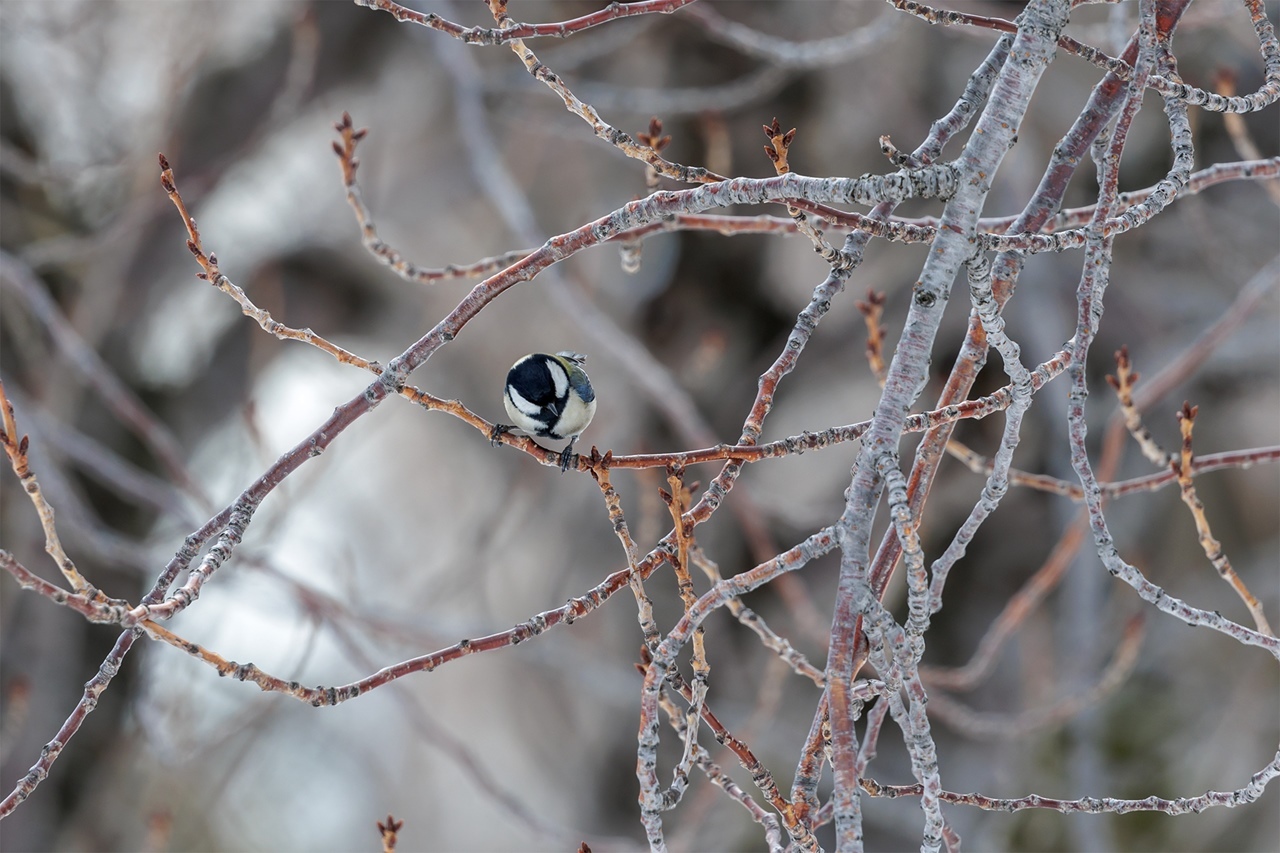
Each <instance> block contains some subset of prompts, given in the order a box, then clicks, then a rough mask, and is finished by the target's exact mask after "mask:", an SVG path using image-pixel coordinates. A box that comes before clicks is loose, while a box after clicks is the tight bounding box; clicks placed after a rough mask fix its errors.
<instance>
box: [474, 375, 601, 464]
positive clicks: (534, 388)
mask: <svg viewBox="0 0 1280 853" xmlns="http://www.w3.org/2000/svg"><path fill="white" fill-rule="evenodd" d="M586 360H587V357H586V356H585V355H581V354H580V353H576V352H568V351H565V352H558V353H556V354H555V355H548V354H547V353H545V352H535V353H530V354H529V355H526V356H525V357H524V358H522V359H520V360H519V361H517V362H516V363H515V364H513V365H511V370H509V371H507V387H506V390H505V391H504V392H503V395H502V403H503V405H504V406H506V409H507V414H508V415H510V416H511V420H513V421H514V422H515V423H513V424H495V425H494V427H493V432H492V433H490V434H489V439H490V441H492V442H493V443H494V444H495V445H496V444H497V443H498V437H499V436H501V435H502V434H503V433H504V432H511V431H512V429H519V430H521V431H523V432H526V433H528V434H529V435H538V436H544V437H546V438H553V439H556V440H557V441H558V440H560V439H565V438H567V439H569V443H568V444H567V445H565V448H564V450H562V451H561V452H560V470H561V472H564V471H567V470H569V460H570V459H571V458H572V456H573V445H574V443H575V442H577V440H578V436H579V435H580V434H581V433H582V431H583V430H584V429H586V428H587V424H589V423H591V418H593V417H594V416H595V413H596V392H595V389H594V388H592V387H591V379H590V378H588V377H587V372H586V371H585V370H583V369H582V364H583V362H585V361H586Z"/></svg>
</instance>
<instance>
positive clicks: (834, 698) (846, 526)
mask: <svg viewBox="0 0 1280 853" xmlns="http://www.w3.org/2000/svg"><path fill="white" fill-rule="evenodd" d="M1068 12H1069V3H1067V2H1063V0H1052V1H1051V0H1036V2H1032V3H1030V4H1028V6H1027V7H1026V9H1025V11H1024V12H1023V13H1022V15H1021V16H1020V17H1019V28H1018V34H1017V36H1016V37H1015V39H1014V44H1013V46H1012V48H1011V49H1010V53H1009V56H1010V59H1009V60H1008V61H1007V62H1006V63H1005V64H1004V66H1003V67H1002V69H1001V71H1000V74H999V76H998V78H997V79H996V83H995V89H994V92H993V96H992V98H991V99H990V100H989V101H988V102H987V107H986V109H985V110H984V111H983V114H982V116H981V117H980V118H979V119H978V123H977V126H976V127H975V128H974V133H973V135H972V137H971V138H970V140H969V143H968V145H966V147H965V151H964V153H963V154H962V155H961V157H960V159H959V166H960V168H961V170H962V172H963V174H964V175H965V176H966V178H965V179H963V180H961V182H960V188H959V189H958V191H957V193H956V195H955V196H954V197H953V198H952V199H951V200H950V201H948V202H947V204H946V206H945V208H944V209H943V213H942V217H941V227H940V228H939V229H938V236H937V238H936V239H935V241H934V243H933V245H932V247H931V250H930V253H929V257H928V260H927V261H926V262H925V264H924V268H923V269H922V271H921V275H920V279H919V281H918V282H917V283H916V285H915V287H914V289H913V297H912V301H911V307H910V309H909V312H908V315H907V320H906V324H905V326H904V328H903V334H902V337H901V339H900V340H899V343H898V348H897V351H896V352H895V353H894V356H893V360H892V362H891V363H890V366H889V372H888V374H887V376H886V380H885V388H884V393H883V394H882V395H881V398H880V404H879V405H878V406H877V407H876V416H875V418H874V419H873V421H872V426H871V429H870V430H869V431H868V432H867V434H866V435H865V436H864V437H863V443H862V451H861V452H860V453H859V454H858V462H857V465H856V467H855V470H854V473H853V481H852V484H851V485H850V488H849V491H848V492H847V493H846V495H847V497H846V503H845V511H844V513H842V515H841V517H840V521H839V524H838V529H839V530H840V533H841V536H840V539H841V563H840V582H839V586H838V587H837V592H836V607H835V615H834V617H833V619H832V634H831V654H830V658H829V659H828V663H827V689H828V691H830V698H831V721H832V748H833V751H834V755H835V760H836V766H835V775H836V787H835V792H834V800H835V817H836V839H837V846H838V849H840V850H842V851H843V850H853V849H855V848H856V847H857V846H858V844H859V843H860V842H859V840H858V838H857V835H858V833H859V830H858V828H857V827H856V826H855V817H854V806H853V801H854V800H855V799H856V798H857V797H858V791H859V788H858V778H857V773H856V768H855V767H854V761H855V758H856V755H857V752H856V747H855V744H854V731H853V719H852V714H851V711H852V708H851V702H850V694H849V690H850V687H851V685H852V680H853V675H854V653H855V649H856V640H855V636H854V624H855V619H856V616H857V615H858V614H859V613H863V614H865V613H866V610H865V609H864V608H865V606H866V603H865V598H866V593H868V592H870V588H869V587H868V586H867V583H868V580H867V571H868V558H869V546H870V537H871V523H872V519H873V517H874V515H875V508H876V505H877V504H878V503H879V500H880V495H881V490H882V487H883V481H882V480H881V478H880V476H879V474H878V473H877V468H878V467H879V464H880V461H881V459H882V458H884V457H886V456H889V455H892V454H894V453H896V452H897V447H898V442H899V439H900V437H901V435H902V430H903V425H904V421H905V419H906V416H907V413H908V412H909V411H910V409H911V407H912V405H913V404H914V403H915V400H916V398H917V397H918V395H919V393H920V391H921V390H922V388H923V385H924V382H925V381H926V379H927V378H928V365H929V360H930V355H931V351H932V348H933V341H934V339H935V337H936V335H937V331H938V326H939V324H940V323H941V321H942V313H943V309H944V308H945V307H946V303H947V300H948V298H949V296H950V291H951V282H952V281H953V280H954V278H955V276H956V273H957V272H958V271H959V269H960V267H961V266H962V265H963V264H964V262H965V261H966V260H967V259H968V258H969V257H970V256H971V255H972V244H973V239H974V236H975V235H976V233H977V221H978V217H979V215H980V214H981V211H982V205H983V203H984V201H985V199H986V195H987V192H988V188H989V187H990V186H991V181H992V180H994V177H995V174H996V173H997V171H998V170H999V166H1000V163H1001V162H1002V161H1003V159H1004V157H1005V155H1006V154H1007V153H1008V151H1009V148H1010V146H1011V144H1012V143H1013V140H1014V139H1016V137H1017V132H1018V128H1019V127H1020V126H1021V124H1022V118H1023V115H1024V114H1025V112H1026V108H1027V105H1028V103H1029V102H1030V100H1031V96H1032V93H1033V92H1034V91H1035V88H1036V85H1037V83H1038V82H1039V80H1040V77H1041V75H1042V74H1043V73H1044V71H1045V69H1046V68H1047V67H1048V65H1049V63H1050V62H1051V61H1052V59H1053V56H1054V53H1055V51H1056V47H1057V37H1058V34H1059V33H1060V32H1061V31H1062V28H1063V27H1064V26H1066V23H1067V19H1068ZM873 597H874V596H873ZM855 600H863V601H864V605H863V607H859V606H858V605H856V604H855ZM940 844H941V837H940V834H939V835H938V836H937V837H932V836H930V837H927V838H926V839H925V842H924V846H926V847H930V848H934V849H936V848H938V847H939V846H940Z"/></svg>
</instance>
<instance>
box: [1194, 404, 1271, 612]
mask: <svg viewBox="0 0 1280 853" xmlns="http://www.w3.org/2000/svg"><path fill="white" fill-rule="evenodd" d="M1199 411H1200V407H1199V406H1193V405H1191V404H1190V403H1183V404H1182V409H1181V411H1179V412H1178V426H1179V428H1180V429H1181V431H1182V451H1181V453H1179V454H1178V457H1177V458H1176V459H1175V460H1174V461H1173V462H1172V463H1171V464H1172V467H1173V469H1174V471H1176V472H1177V474H1178V488H1179V490H1180V491H1181V493H1182V502H1183V503H1184V504H1186V505H1187V509H1189V510H1191V515H1192V516H1193V517H1194V518H1195V520H1196V534H1197V535H1198V536H1199V538H1200V547H1201V548H1203V549H1204V555H1205V556H1206V557H1208V558H1209V562H1210V563H1212V564H1213V567H1214V568H1215V569H1217V570H1218V574H1219V575H1221V576H1222V579H1223V580H1224V581H1226V582H1227V583H1229V584H1231V588H1232V589H1234V590H1235V591H1236V595H1238V596H1240V600H1241V601H1243V602H1244V606H1245V607H1247V608H1249V615H1251V616H1252V617H1253V623H1254V624H1255V625H1256V626H1257V627H1258V630H1259V631H1260V632H1261V633H1263V634H1270V635H1271V636H1273V637H1274V636H1275V631H1273V630H1271V625H1270V624H1269V623H1268V622H1267V617H1266V614H1264V613H1263V610H1262V603H1261V602H1260V601H1258V599H1257V597H1256V596H1255V595H1254V594H1253V593H1252V592H1250V591H1249V588H1248V587H1247V586H1245V583H1244V581H1243V580H1241V579H1240V576H1239V575H1238V574H1236V571H1235V569H1233V568H1231V561H1230V560H1229V559H1227V555H1226V554H1225V553H1224V552H1223V550H1222V543H1221V542H1219V541H1218V540H1217V539H1215V538H1214V536H1213V531H1212V530H1211V529H1210V528H1209V518H1208V516H1206V515H1205V512H1204V504H1203V503H1202V502H1201V501H1200V497H1199V496H1198V495H1197V494H1196V487H1195V483H1194V482H1193V480H1192V475H1191V471H1192V467H1191V433H1192V431H1193V430H1194V429H1195V425H1196V414H1197V413H1199Z"/></svg>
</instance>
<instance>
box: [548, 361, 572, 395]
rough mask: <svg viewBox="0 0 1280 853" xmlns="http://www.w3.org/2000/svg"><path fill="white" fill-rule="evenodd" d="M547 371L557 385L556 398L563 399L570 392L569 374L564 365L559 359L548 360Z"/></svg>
mask: <svg viewBox="0 0 1280 853" xmlns="http://www.w3.org/2000/svg"><path fill="white" fill-rule="evenodd" d="M547 371H548V372H549V373H550V374H551V381H552V383H553V384H554V385H555V386H556V399H557V400H563V399H564V398H565V397H566V396H568V394H569V374H568V373H567V372H566V371H565V369H564V365H563V364H561V363H560V362H558V361H548V362H547Z"/></svg>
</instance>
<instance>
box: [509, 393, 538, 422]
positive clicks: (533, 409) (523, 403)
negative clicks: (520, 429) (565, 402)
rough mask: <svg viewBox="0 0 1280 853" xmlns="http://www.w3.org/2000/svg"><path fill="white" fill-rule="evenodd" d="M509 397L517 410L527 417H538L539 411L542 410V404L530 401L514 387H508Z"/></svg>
mask: <svg viewBox="0 0 1280 853" xmlns="http://www.w3.org/2000/svg"><path fill="white" fill-rule="evenodd" d="M507 398H508V399H509V400H510V401H511V403H512V405H514V406H515V407H516V411H518V412H519V413H520V414H522V415H524V416H525V417H527V418H536V417H537V416H538V413H539V412H541V411H542V407H541V406H535V405H534V404H533V403H530V402H529V401H528V400H526V399H525V398H524V397H523V396H522V395H521V394H520V392H519V391H517V390H516V389H514V388H508V389H507Z"/></svg>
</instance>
